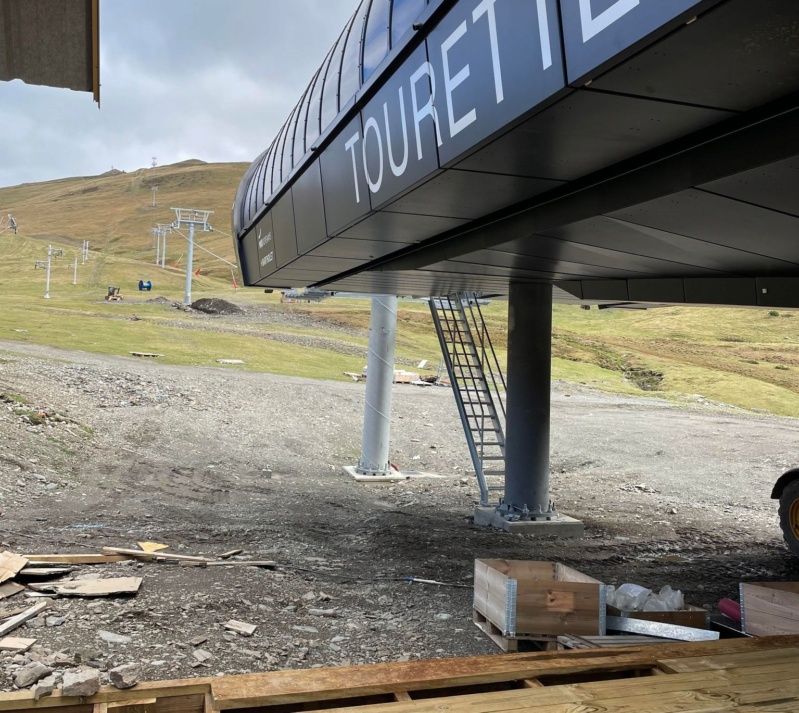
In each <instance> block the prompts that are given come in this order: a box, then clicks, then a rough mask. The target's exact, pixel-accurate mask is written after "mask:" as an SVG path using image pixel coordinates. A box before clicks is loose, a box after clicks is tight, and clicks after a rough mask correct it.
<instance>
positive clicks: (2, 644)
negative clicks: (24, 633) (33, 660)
mask: <svg viewBox="0 0 799 713" xmlns="http://www.w3.org/2000/svg"><path fill="white" fill-rule="evenodd" d="M35 643H36V639H22V638H20V637H18V636H5V637H3V638H2V639H0V651H13V652H15V653H18V654H21V653H24V652H25V651H27V650H28V649H29V648H30V647H31V646H33V645H34V644H35Z"/></svg>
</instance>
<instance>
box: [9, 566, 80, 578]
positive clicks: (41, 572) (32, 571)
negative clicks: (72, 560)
mask: <svg viewBox="0 0 799 713" xmlns="http://www.w3.org/2000/svg"><path fill="white" fill-rule="evenodd" d="M74 571H75V568H74V567H25V568H23V569H21V570H20V571H19V572H18V573H17V577H63V576H64V575H65V574H70V573H71V572H74Z"/></svg>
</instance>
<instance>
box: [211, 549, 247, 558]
mask: <svg viewBox="0 0 799 713" xmlns="http://www.w3.org/2000/svg"><path fill="white" fill-rule="evenodd" d="M242 552H244V550H241V549H239V550H230V551H229V552H223V553H222V554H221V555H218V556H217V559H220V560H226V559H229V558H231V557H233V556H235V555H240V554H241V553H242Z"/></svg>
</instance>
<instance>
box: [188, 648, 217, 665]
mask: <svg viewBox="0 0 799 713" xmlns="http://www.w3.org/2000/svg"><path fill="white" fill-rule="evenodd" d="M191 653H192V655H193V656H194V658H196V659H197V660H198V661H199V662H200V663H204V662H205V661H207V660H208V659H212V658H213V657H214V655H213V654H212V653H211V652H210V651H206V650H205V649H194V651H192V652H191Z"/></svg>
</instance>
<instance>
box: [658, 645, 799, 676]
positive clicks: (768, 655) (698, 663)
mask: <svg viewBox="0 0 799 713" xmlns="http://www.w3.org/2000/svg"><path fill="white" fill-rule="evenodd" d="M791 638H792V639H795V638H796V637H791ZM784 662H795V663H796V665H797V666H799V648H787V647H786V648H778V649H775V650H773V651H757V652H745V653H730V654H714V655H706V656H693V657H680V658H674V659H666V658H664V659H661V660H660V661H659V664H660V668H661V669H663V670H664V671H667V672H669V673H681V672H686V671H709V670H723V669H730V668H740V667H745V666H769V665H772V664H781V663H784Z"/></svg>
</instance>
